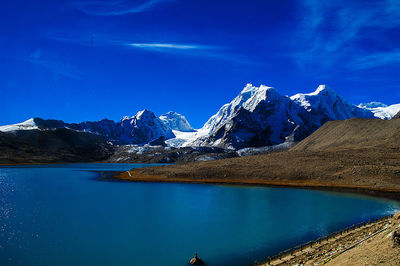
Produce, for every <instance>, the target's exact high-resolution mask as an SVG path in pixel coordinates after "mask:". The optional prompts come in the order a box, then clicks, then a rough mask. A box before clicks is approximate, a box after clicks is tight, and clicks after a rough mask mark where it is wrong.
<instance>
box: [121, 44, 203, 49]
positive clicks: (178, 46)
mask: <svg viewBox="0 0 400 266" xmlns="http://www.w3.org/2000/svg"><path fill="white" fill-rule="evenodd" d="M128 45H130V46H132V47H137V48H144V49H178V50H200V49H201V50H205V49H210V48H211V47H208V46H204V45H193V44H173V43H129V44H128Z"/></svg>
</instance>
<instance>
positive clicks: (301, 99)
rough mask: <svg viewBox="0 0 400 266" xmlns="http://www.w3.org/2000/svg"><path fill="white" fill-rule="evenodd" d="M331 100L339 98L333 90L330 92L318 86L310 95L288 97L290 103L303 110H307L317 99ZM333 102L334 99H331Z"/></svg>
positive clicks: (327, 88)
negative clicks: (328, 98)
mask: <svg viewBox="0 0 400 266" xmlns="http://www.w3.org/2000/svg"><path fill="white" fill-rule="evenodd" d="M327 96H328V97H330V98H331V99H332V98H341V97H340V96H339V95H338V94H337V93H336V92H335V91H334V90H332V89H331V88H330V87H328V86H327V85H319V86H318V88H317V89H316V90H315V91H314V92H311V93H297V94H295V95H293V96H292V97H290V99H291V100H292V101H295V102H297V103H298V104H300V105H301V106H303V107H304V108H309V107H310V106H311V104H312V102H315V101H316V100H317V99H320V98H322V97H324V98H326V97H327ZM333 100H335V99H333Z"/></svg>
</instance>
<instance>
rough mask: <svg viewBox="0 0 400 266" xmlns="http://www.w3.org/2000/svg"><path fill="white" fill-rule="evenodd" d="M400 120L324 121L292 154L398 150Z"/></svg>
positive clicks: (359, 119)
mask: <svg viewBox="0 0 400 266" xmlns="http://www.w3.org/2000/svg"><path fill="white" fill-rule="evenodd" d="M399 133H400V120H399V119H394V120H381V119H361V118H353V119H349V120H344V121H331V122H327V123H326V124H325V125H323V126H322V127H321V128H320V129H318V130H317V131H315V132H314V134H312V135H311V136H309V137H308V138H306V139H305V140H303V141H301V142H300V143H299V144H298V145H296V146H295V147H293V149H292V150H294V151H328V150H329V151H337V150H344V149H359V148H379V147H380V148H398V147H399V143H398V142H397V143H396V140H397V141H398V140H399Z"/></svg>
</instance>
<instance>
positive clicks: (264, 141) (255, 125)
mask: <svg viewBox="0 0 400 266" xmlns="http://www.w3.org/2000/svg"><path fill="white" fill-rule="evenodd" d="M299 112H300V108H299V107H298V106H297V105H295V104H293V102H292V101H291V100H290V98H288V97H286V96H281V95H279V94H278V92H277V91H276V90H275V89H274V88H272V87H267V86H264V85H261V86H260V87H255V86H253V85H251V84H247V85H246V87H245V88H244V89H243V90H242V91H241V93H240V94H239V95H238V96H237V97H236V98H235V99H233V100H232V101H231V102H230V103H228V104H225V105H224V106H222V108H221V109H220V110H219V111H218V112H217V114H215V115H214V116H212V117H211V118H210V119H209V120H208V121H207V122H206V124H205V125H204V127H203V128H202V130H204V131H208V134H207V135H205V136H203V137H200V138H198V139H196V140H195V141H194V142H193V144H195V145H201V146H203V145H206V146H207V145H211V146H218V147H224V148H234V149H240V148H245V147H260V146H270V145H274V144H279V143H282V142H284V141H285V140H286V138H287V137H289V136H290V135H291V134H292V133H293V132H295V131H296V130H298V128H299V125H303V121H302V119H301V118H300V117H299V116H298V113H299Z"/></svg>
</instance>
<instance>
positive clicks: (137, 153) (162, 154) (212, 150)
mask: <svg viewBox="0 0 400 266" xmlns="http://www.w3.org/2000/svg"><path fill="white" fill-rule="evenodd" d="M237 156H238V154H237V153H236V152H235V151H232V150H225V149H221V148H216V147H182V148H173V147H163V146H150V145H145V146H138V145H124V146H120V147H118V149H117V151H116V152H115V154H113V155H112V156H111V157H110V158H109V159H108V160H107V161H108V162H118V163H177V162H193V161H210V160H216V159H226V158H233V157H237Z"/></svg>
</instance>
